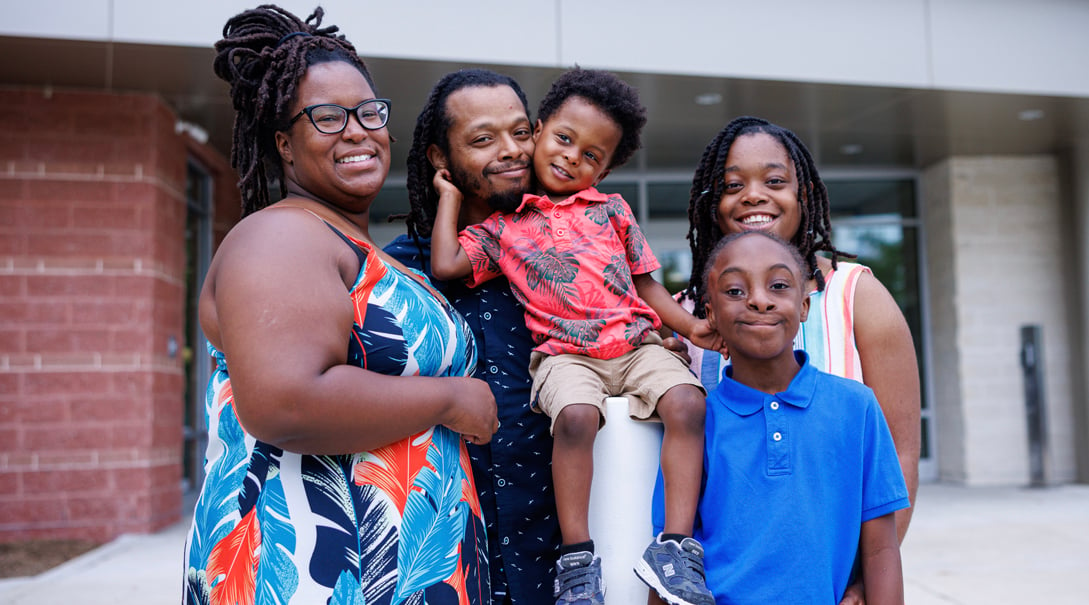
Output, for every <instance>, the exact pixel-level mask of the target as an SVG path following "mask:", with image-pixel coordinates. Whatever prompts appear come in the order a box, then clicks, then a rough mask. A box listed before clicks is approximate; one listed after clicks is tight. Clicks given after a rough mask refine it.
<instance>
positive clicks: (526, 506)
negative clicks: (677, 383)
mask: <svg viewBox="0 0 1089 605" xmlns="http://www.w3.org/2000/svg"><path fill="white" fill-rule="evenodd" d="M532 134H533V127H532V125H531V123H530V121H529V110H528V107H527V103H526V97H525V94H524V93H523V92H522V89H521V87H519V86H518V83H517V82H515V81H514V80H513V79H511V78H510V77H508V76H505V75H501V74H498V73H495V72H492V71H487V70H482V69H465V70H460V71H457V72H453V73H450V74H447V75H446V76H444V77H443V78H442V79H440V80H439V81H438V83H436V84H435V86H434V88H433V89H432V90H431V94H430V96H428V98H427V102H426V103H425V104H424V107H423V110H422V111H421V112H420V115H419V118H418V119H417V121H416V130H415V134H414V135H413V138H412V148H411V149H410V150H409V154H408V194H409V202H410V206H411V209H410V212H409V215H408V220H407V222H408V233H407V235H403V236H401V237H399V238H397V239H396V240H394V241H393V242H392V243H390V244H389V246H387V247H386V251H387V252H388V253H390V254H391V255H392V256H394V257H395V258H397V259H399V260H401V261H402V262H403V263H405V264H406V265H409V266H413V267H417V268H419V269H421V270H423V271H425V272H427V273H428V274H430V253H431V247H430V246H431V242H430V238H431V229H432V227H433V226H434V223H435V212H436V209H437V207H438V197H439V196H438V193H437V192H436V191H435V189H434V187H433V185H432V182H433V180H434V177H435V167H434V166H433V165H432V163H431V161H430V160H429V157H431V156H433V155H434V154H436V153H441V154H442V155H443V156H445V157H446V158H447V159H448V160H449V164H448V169H449V170H450V173H451V176H452V178H453V179H454V180H455V182H456V183H457V185H458V187H459V188H460V189H461V190H462V191H463V192H464V195H465V198H464V203H463V204H462V205H461V213H460V215H459V217H458V222H459V224H460V226H462V227H464V226H466V225H470V224H475V223H479V222H481V221H483V220H484V219H485V218H486V217H487V216H488V215H490V214H492V213H493V212H494V211H495V210H497V209H507V210H512V209H514V208H516V207H517V206H518V204H519V203H521V201H522V193H523V192H524V191H526V190H528V189H529V187H530V181H531V165H530V158H531V156H532V154H533V147H534V145H533V139H532ZM432 282H433V283H434V284H435V285H436V286H437V287H438V288H439V289H440V290H442V291H443V292H444V293H445V294H446V296H447V297H448V298H449V299H450V301H451V303H453V305H454V308H456V309H457V310H458V311H459V312H461V314H462V315H463V316H464V317H465V319H466V321H467V322H468V323H469V325H470V326H471V327H472V331H473V336H474V337H475V339H476V342H477V346H478V347H479V350H480V356H479V357H478V364H477V367H476V372H475V375H476V376H479V377H481V378H483V379H484V380H486V381H487V382H488V385H489V386H490V387H491V389H492V392H493V393H494V395H495V399H496V404H497V407H498V413H499V419H500V421H501V423H500V427H499V432H498V433H497V434H496V436H495V438H494V439H493V440H492V441H491V443H489V444H488V445H486V446H474V445H470V446H469V456H470V459H471V461H472V468H473V474H474V476H475V477H476V486H477V489H478V490H479V497H480V504H481V508H482V510H483V513H484V518H485V519H486V521H487V527H488V545H489V553H490V555H491V574H492V575H491V587H492V602H493V603H494V604H495V605H553V600H552V598H551V595H552V575H551V571H552V565H551V563H552V561H555V560H556V557H557V556H558V551H559V543H560V532H559V525H558V521H557V517H556V505H555V502H556V500H555V492H554V490H553V484H552V471H551V469H550V461H551V453H552V437H551V435H550V433H549V422H548V418H547V417H545V416H543V415H541V414H536V413H534V412H533V411H532V410H531V409H530V385H531V381H530V377H529V370H528V367H529V353H530V350H531V349H532V348H533V342H532V339H531V338H530V334H529V331H528V330H527V329H526V326H525V322H524V320H523V314H524V309H523V308H522V306H521V305H520V304H519V303H518V302H517V301H516V300H515V298H514V296H513V295H512V294H511V291H510V286H509V285H507V283H506V280H505V279H496V280H492V281H490V282H488V283H487V284H484V285H483V286H482V287H480V288H476V289H469V288H467V287H466V286H465V285H464V284H462V283H460V281H458V282H450V283H443V282H441V281H436V280H434V279H432Z"/></svg>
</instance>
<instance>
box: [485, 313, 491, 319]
mask: <svg viewBox="0 0 1089 605" xmlns="http://www.w3.org/2000/svg"><path fill="white" fill-rule="evenodd" d="M491 318H492V314H491V313H490V312H488V311H485V312H484V319H491Z"/></svg>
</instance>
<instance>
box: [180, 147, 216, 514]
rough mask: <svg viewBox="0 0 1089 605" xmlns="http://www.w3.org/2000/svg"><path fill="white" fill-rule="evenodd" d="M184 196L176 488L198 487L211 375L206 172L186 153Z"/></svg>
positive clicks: (209, 217)
mask: <svg viewBox="0 0 1089 605" xmlns="http://www.w3.org/2000/svg"><path fill="white" fill-rule="evenodd" d="M185 199H186V205H187V207H188V212H187V215H186V222H185V347H184V349H183V355H184V361H185V427H184V441H183V445H182V492H183V493H186V492H190V491H193V490H196V489H199V488H200V485H201V483H202V482H203V480H204V450H205V447H206V446H207V442H208V437H207V424H206V421H205V417H204V393H205V390H206V389H207V387H208V379H209V377H210V376H211V369H212V364H211V358H210V357H209V355H208V347H207V341H206V340H205V339H204V333H203V332H201V330H200V321H199V318H198V315H197V301H198V300H199V299H200V289H201V286H202V285H203V284H204V276H205V275H206V274H207V273H208V265H209V264H210V263H211V261H212V178H211V176H210V175H209V174H208V171H207V170H205V169H204V168H203V167H202V166H201V165H200V164H198V163H197V162H196V161H195V160H193V159H190V160H189V162H188V165H187V167H186V182H185Z"/></svg>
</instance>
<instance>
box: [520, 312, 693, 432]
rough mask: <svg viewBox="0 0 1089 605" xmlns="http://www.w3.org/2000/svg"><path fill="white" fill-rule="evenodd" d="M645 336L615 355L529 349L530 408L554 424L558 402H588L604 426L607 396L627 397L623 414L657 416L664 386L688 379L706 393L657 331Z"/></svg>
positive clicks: (560, 405)
mask: <svg viewBox="0 0 1089 605" xmlns="http://www.w3.org/2000/svg"><path fill="white" fill-rule="evenodd" d="M648 340H649V341H650V342H649V343H645V344H643V345H641V346H640V347H639V348H637V349H634V350H632V351H628V352H627V353H625V354H623V355H621V356H620V357H617V358H614V359H597V358H595V357H590V356H588V355H576V354H561V355H546V354H544V353H539V352H537V351H534V352H533V353H532V354H531V355H530V361H529V375H530V376H532V377H533V392H532V395H531V396H530V400H531V401H532V402H533V409H534V410H536V411H539V412H543V413H545V414H547V415H548V417H549V418H551V419H552V426H553V427H555V424H556V417H557V416H559V414H560V411H562V410H563V408H565V407H567V406H569V405H574V404H587V405H592V406H594V407H596V408H597V409H598V410H599V411H600V412H601V425H602V426H604V425H605V398H606V397H627V399H628V415H629V416H631V418H632V419H634V420H657V415H656V414H655V412H654V408H655V406H657V405H658V400H659V399H661V397H662V395H664V394H665V392H666V391H668V390H669V389H671V388H673V387H675V386H677V385H679V384H690V385H692V386H694V387H696V388H698V389H699V390H700V392H701V393H705V394H706V391H705V390H704V388H703V385H701V384H700V381H699V379H697V378H696V376H695V375H694V374H692V371H691V370H689V369H688V364H686V363H685V362H684V359H683V358H681V357H680V356H679V355H678V354H676V353H674V352H672V351H670V350H669V349H667V348H665V347H663V346H662V345H661V342H662V340H661V337H659V336H658V334H657V333H652V336H651V337H650V338H648Z"/></svg>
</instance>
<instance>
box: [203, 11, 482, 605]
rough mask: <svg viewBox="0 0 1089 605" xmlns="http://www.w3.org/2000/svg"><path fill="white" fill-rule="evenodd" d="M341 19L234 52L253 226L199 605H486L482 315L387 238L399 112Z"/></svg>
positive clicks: (237, 138)
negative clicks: (378, 221)
mask: <svg viewBox="0 0 1089 605" xmlns="http://www.w3.org/2000/svg"><path fill="white" fill-rule="evenodd" d="M321 20H322V11H321V9H317V10H316V11H315V12H314V14H312V15H311V16H310V17H309V18H308V19H307V20H306V21H302V20H300V19H298V18H297V17H296V16H294V15H292V14H291V13H288V12H286V11H284V10H282V9H280V8H278V7H275V6H271V5H263V6H260V7H258V8H257V9H254V10H247V11H244V12H242V13H240V14H238V15H236V16H235V17H232V18H231V19H230V20H229V21H228V22H227V24H226V27H225V28H224V30H223V39H222V40H220V41H219V42H218V43H217V44H216V51H217V53H218V54H217V56H216V59H215V71H216V74H217V75H218V76H219V77H221V78H223V79H224V80H226V81H227V82H228V83H229V84H230V85H231V96H232V100H233V102H234V107H235V111H236V113H237V119H236V121H235V131H234V145H233V150H232V157H231V159H232V165H233V166H234V167H235V168H236V169H237V170H238V172H239V174H240V176H241V180H240V182H239V186H240V188H241V191H242V198H243V204H244V205H243V214H244V218H243V219H242V221H241V222H239V223H238V225H236V226H235V227H234V228H233V229H231V231H230V233H229V234H228V235H227V237H226V238H225V239H224V241H223V243H222V244H221V246H220V247H219V249H218V251H217V252H216V255H215V258H214V259H213V261H212V264H211V267H210V268H209V270H208V275H207V277H206V279H205V282H204V288H203V290H202V292H201V295H200V319H201V327H202V328H203V330H204V333H205V334H206V335H207V337H208V341H209V343H211V344H210V347H209V348H210V353H211V354H212V355H213V356H214V357H215V359H216V362H217V367H216V370H215V372H214V374H213V376H212V379H211V383H210V385H209V387H208V390H207V393H208V398H207V408H206V411H207V416H208V423H209V439H208V451H207V453H206V460H207V462H206V464H205V470H206V473H207V475H206V478H205V482H204V485H203V487H202V490H201V495H200V498H199V500H198V501H197V504H196V509H195V511H194V514H193V524H192V529H191V530H190V533H189V536H188V540H187V542H186V545H185V553H184V564H185V569H186V578H185V582H184V585H183V586H184V588H183V590H184V596H183V602H184V603H187V604H197V603H260V604H273V603H276V604H281V603H283V604H289V603H295V604H305V605H314V604H319V603H320V604H326V603H328V604H344V605H348V604H357V603H367V604H368V605H394V604H398V605H399V604H401V603H430V604H440V603H442V604H446V605H453V604H465V603H470V604H473V605H487V604H488V603H490V601H491V591H490V588H489V578H490V574H489V569H488V549H487V542H486V540H485V527H484V520H483V518H482V516H481V515H480V503H479V501H478V500H477V497H476V489H475V486H474V484H473V477H472V475H471V473H470V471H469V468H468V467H469V460H468V452H467V450H466V446H465V441H466V440H468V441H470V442H471V443H474V444H478V445H479V444H483V443H487V442H488V440H489V439H490V438H491V436H492V435H493V434H494V433H495V430H496V428H498V419H497V417H496V410H495V399H494V397H493V396H492V393H491V390H490V389H489V388H488V385H487V383H485V382H484V381H482V380H478V379H475V378H470V377H468V374H470V373H471V372H472V371H473V369H474V368H475V366H476V354H475V347H474V344H473V340H472V335H471V333H470V332H469V329H468V326H467V325H466V324H465V323H464V321H463V320H462V319H461V316H460V315H458V314H457V313H456V312H455V311H454V310H453V309H452V308H451V307H450V305H449V303H448V302H447V301H446V300H445V299H444V298H443V297H442V296H441V295H440V294H438V293H437V292H436V291H435V290H434V289H433V288H432V287H431V286H430V285H429V284H428V283H427V282H426V280H424V278H423V277H422V276H421V275H419V274H418V273H417V272H414V271H410V270H408V269H407V268H405V267H404V266H402V265H401V264H400V263H398V262H396V261H395V260H394V259H392V258H390V257H389V256H388V255H386V254H385V253H383V252H381V251H380V250H379V249H378V247H377V246H376V245H375V243H374V241H373V239H372V238H371V236H370V231H369V224H370V217H369V211H370V207H371V204H372V203H373V201H374V199H375V198H376V197H377V195H378V193H379V190H380V189H381V187H382V186H383V184H384V183H385V180H386V177H387V175H388V173H389V160H390V135H389V132H388V131H387V130H386V123H387V121H388V119H389V109H390V102H389V100H387V99H382V98H378V97H377V95H376V93H375V85H374V81H373V80H372V78H371V76H370V73H369V72H368V70H367V68H366V66H365V65H364V64H363V62H362V61H361V60H360V58H359V56H358V55H357V54H356V52H355V49H354V48H353V47H352V45H351V44H350V43H349V42H348V41H347V40H345V39H344V38H343V36H339V35H336V31H337V28H336V27H324V28H323V27H320V25H321ZM270 179H275V180H277V181H279V183H280V191H279V194H280V196H283V199H281V200H280V201H276V200H274V199H273V198H272V197H271V196H270V195H269V191H268V183H269V180H270Z"/></svg>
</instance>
